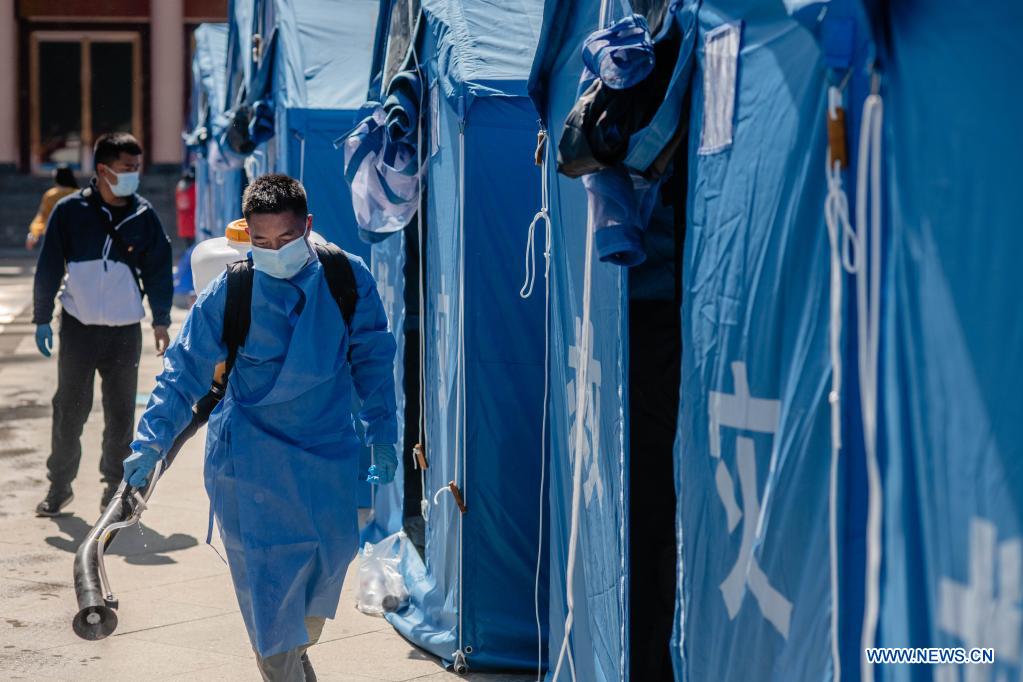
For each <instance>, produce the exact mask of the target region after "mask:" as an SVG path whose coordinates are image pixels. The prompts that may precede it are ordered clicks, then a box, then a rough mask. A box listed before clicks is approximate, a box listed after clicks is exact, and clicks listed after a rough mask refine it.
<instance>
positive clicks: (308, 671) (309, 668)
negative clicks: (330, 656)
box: [302, 653, 316, 682]
mask: <svg viewBox="0 0 1023 682" xmlns="http://www.w3.org/2000/svg"><path fill="white" fill-rule="evenodd" d="M302 672H304V673H305V680H306V682H316V673H315V672H313V664H312V663H310V662H309V654H307V653H303V654H302Z"/></svg>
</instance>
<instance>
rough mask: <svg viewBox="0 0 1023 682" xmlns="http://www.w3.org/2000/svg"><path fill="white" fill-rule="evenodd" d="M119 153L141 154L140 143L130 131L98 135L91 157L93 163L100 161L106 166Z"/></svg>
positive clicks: (119, 154)
mask: <svg viewBox="0 0 1023 682" xmlns="http://www.w3.org/2000/svg"><path fill="white" fill-rule="evenodd" d="M121 154H128V155H130V156H141V155H142V145H140V144H139V141H138V140H136V139H135V136H134V135H132V134H131V133H107V134H106V135H100V136H99V138H98V139H97V140H96V146H95V147H94V148H93V151H92V158H93V160H94V161H95V163H102V164H104V165H106V166H109V165H110V164H112V163H114V162H115V161H117V159H118V158H120V156H121Z"/></svg>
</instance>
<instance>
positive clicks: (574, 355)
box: [566, 317, 604, 506]
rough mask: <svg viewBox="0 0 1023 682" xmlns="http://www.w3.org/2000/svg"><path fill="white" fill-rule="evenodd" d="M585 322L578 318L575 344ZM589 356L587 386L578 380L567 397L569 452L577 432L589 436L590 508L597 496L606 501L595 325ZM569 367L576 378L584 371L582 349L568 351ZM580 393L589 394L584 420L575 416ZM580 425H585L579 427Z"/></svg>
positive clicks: (585, 490) (587, 492) (586, 462)
mask: <svg viewBox="0 0 1023 682" xmlns="http://www.w3.org/2000/svg"><path fill="white" fill-rule="evenodd" d="M581 331H582V320H581V319H580V318H578V317H577V318H575V338H576V343H579V341H580V340H581V339H582V334H581ZM589 337H590V353H589V356H588V357H587V358H586V363H587V367H586V384H587V385H586V386H585V387H583V386H576V383H575V379H572V380H570V381H569V382H568V386H567V390H566V394H567V396H568V418H569V420H571V423H572V428H571V429H569V434H568V451H569V452H572V449H573V447H574V444H575V430H576V429H577V428H580V427H582V428H584V429H586V431H587V432H588V434H589V438H588V439H587V440H586V444H585V450H584V451H583V453H582V455H583V466H584V467H586V468H587V470H586V480H585V481H584V482H583V493H584V495H585V497H586V505H587V506H589V504H590V501H591V500H592V499H593V494H594V493H596V495H597V499H598V500H603V499H604V483H603V482H602V481H601V479H600V463H599V462H598V461H597V456H596V455H597V452H599V451H600V361H598V360H594V359H593V324H592V323H591V324H590V328H589ZM568 366H569V367H571V368H572V369H574V370H575V372H576V376H578V375H579V370H581V369H582V366H583V365H582V359H581V358H580V353H579V347H578V346H571V347H570V348H569V349H568ZM577 390H589V391H590V395H589V396H587V401H586V414H585V415H584V416H583V418H582V419H580V418H579V415H577V414H576V413H575V410H576V405H577V401H578V397H579V396H578V394H577V393H576V391H577ZM580 422H582V423H581V424H580Z"/></svg>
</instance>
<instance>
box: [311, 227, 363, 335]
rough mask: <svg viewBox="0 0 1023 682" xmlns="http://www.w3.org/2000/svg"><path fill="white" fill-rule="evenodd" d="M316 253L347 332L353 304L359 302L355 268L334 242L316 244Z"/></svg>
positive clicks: (350, 323)
mask: <svg viewBox="0 0 1023 682" xmlns="http://www.w3.org/2000/svg"><path fill="white" fill-rule="evenodd" d="M315 246H316V255H317V256H319V258H320V264H321V265H323V274H324V276H325V277H326V278H327V286H328V287H330V294H331V296H333V297H334V300H335V301H337V306H338V308H340V309H341V317H342V318H343V319H344V321H345V327H347V328H348V330H349V332H350V331H351V328H352V318H353V317H355V306H356V304H357V303H358V302H359V287H358V285H357V284H356V282H355V270H354V269H353V268H352V261H351V260H349V259H348V254H347V253H345V252H344V251H342V250H341V248H340V247H338V246H336V245H334V244H316V245H315Z"/></svg>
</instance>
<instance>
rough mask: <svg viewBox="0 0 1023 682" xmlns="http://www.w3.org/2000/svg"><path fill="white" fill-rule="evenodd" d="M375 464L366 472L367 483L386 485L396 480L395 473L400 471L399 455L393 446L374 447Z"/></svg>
mask: <svg viewBox="0 0 1023 682" xmlns="http://www.w3.org/2000/svg"><path fill="white" fill-rule="evenodd" d="M373 462H374V464H373V465H372V466H370V468H369V471H367V472H366V482H367V483H372V484H373V485H386V484H388V483H390V482H392V481H393V480H394V472H395V471H396V470H397V469H398V454H397V453H396V452H395V450H394V446H393V445H374V446H373Z"/></svg>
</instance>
